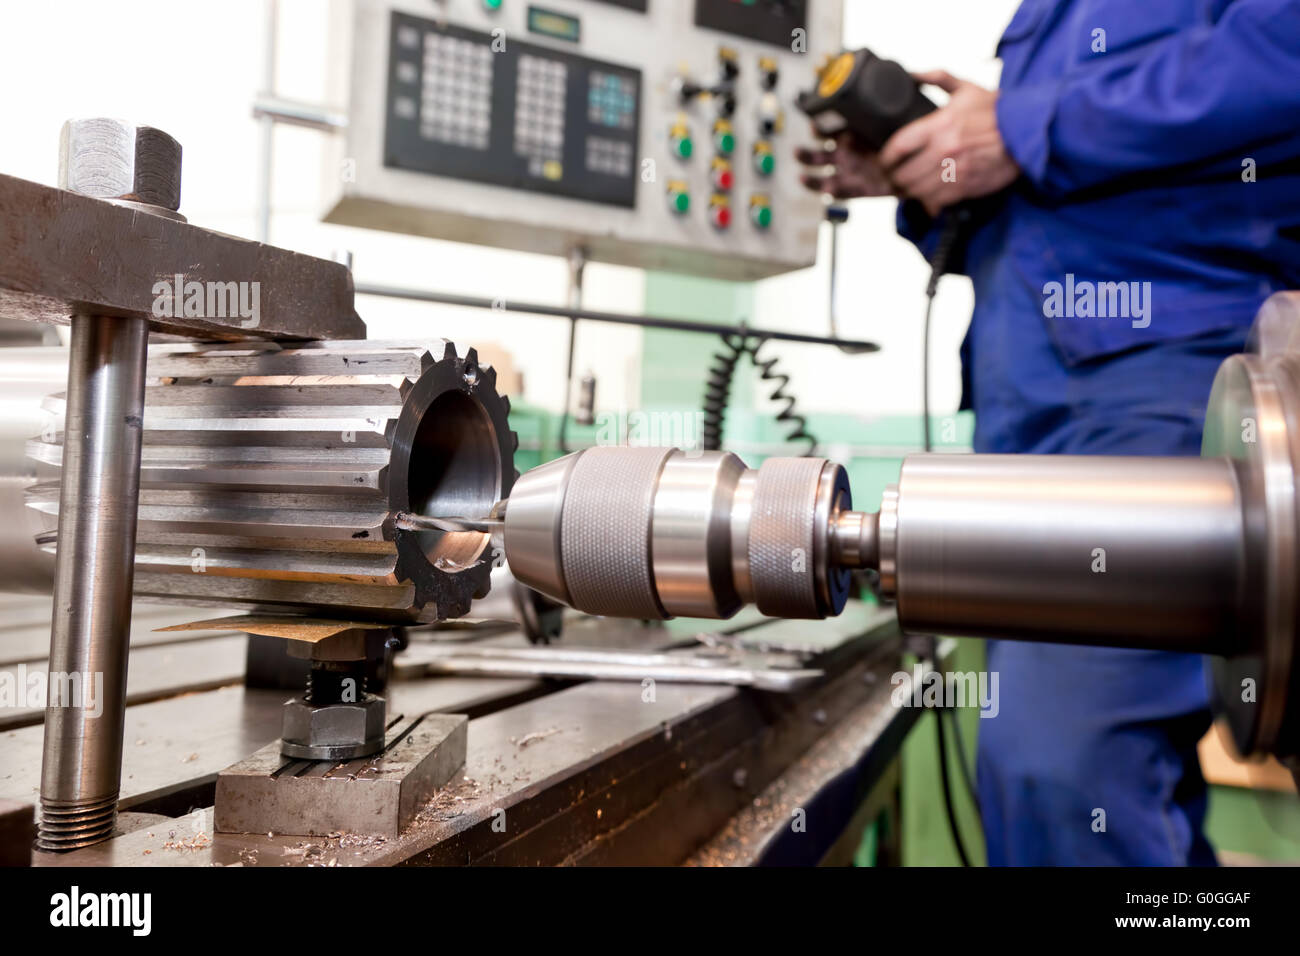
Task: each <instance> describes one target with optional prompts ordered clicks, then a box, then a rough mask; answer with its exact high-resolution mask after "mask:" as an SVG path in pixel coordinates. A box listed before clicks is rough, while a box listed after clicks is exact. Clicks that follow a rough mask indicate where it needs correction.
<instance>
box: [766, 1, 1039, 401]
mask: <svg viewBox="0 0 1300 956" xmlns="http://www.w3.org/2000/svg"><path fill="white" fill-rule="evenodd" d="M1018 5H1019V0H979V2H971V0H907V2H906V3H898V2H889V0H847V2H846V3H845V5H844V7H845V9H844V43H845V46H847V47H858V46H866V47H869V48H870V49H871V50H872V51H873V52H875V53H877V54H878V55H880V56H883V57H886V58H888V59H892V60H897V61H898V62H900V63H901V64H903V66H905V67H907V68H908V69H909V70H913V71H921V70H931V69H945V70H947V71H948V72H950V73H952V74H954V75H956V76H959V77H964V78H966V79H970V80H974V81H975V82H978V83H982V84H984V85H986V86H996V85H997V82H998V76H999V72H1000V64H999V62H998V61H997V60H996V59H994V56H993V53H994V49H995V47H996V46H997V40H998V37H1000V36H1001V35H1002V31H1003V30H1004V29H1005V28H1006V25H1007V23H1009V22H1010V20H1011V15H1012V14H1013V13H1014V12H1015V9H1016V7H1017V6H1018ZM928 92H929V93H931V95H933V96H934V97H935V99H936V100H939V101H942V100H943V99H944V98H945V95H944V94H943V93H942V92H941V91H938V90H934V89H931V90H929V91H928ZM897 206H898V204H897V202H896V201H895V200H893V199H889V198H885V199H859V200H855V201H853V202H851V203H850V204H849V221H848V222H847V223H846V224H844V225H843V226H841V227H840V236H839V259H840V270H839V277H838V282H837V285H838V304H839V332H840V334H841V335H843V336H845V337H846V338H857V339H869V340H871V341H874V342H879V343H880V344H881V346H882V347H883V348H882V350H881V352H880V353H878V354H876V355H871V356H846V355H841V354H840V353H839V352H837V351H835V350H833V349H826V348H818V347H812V346H810V347H806V348H803V347H793V346H791V347H787V348H786V349H785V351H784V352H783V354H782V360H781V365H782V367H783V369H785V370H786V371H787V372H788V374H789V375H790V376H791V388H792V390H793V391H794V392H795V393H796V394H797V395H798V397H799V406H800V408H801V409H805V410H814V411H855V412H859V413H860V414H863V415H865V416H869V417H874V416H876V415H885V414H914V413H917V412H919V411H920V407H921V391H920V389H921V384H920V369H921V319H922V315H923V312H924V308H925V299H924V290H925V284H926V280H927V279H928V278H929V267H928V266H926V264H925V262H924V260H923V259H922V258H921V255H920V254H919V253H918V252H917V251H916V247H915V246H913V245H912V244H911V243H910V242H907V241H905V240H903V239H901V238H900V237H899V236H898V235H897V234H896V232H895V231H894V214H895V211H896V209H897ZM829 230H830V227H829V226H823V227H822V242H821V249H820V251H819V253H818V259H817V265H816V266H815V267H814V268H812V269H806V270H803V271H800V272H796V273H791V274H789V275H785V276H778V277H776V278H774V279H768V280H766V281H764V282H763V283H761V284H760V286H759V290H758V295H757V302H758V309H757V311H758V314H757V315H756V316H755V319H754V321H755V324H757V325H761V326H766V327H770V328H789V329H803V330H808V331H819V332H824V331H825V330H826V328H827V296H828V278H829V256H830V241H829ZM972 303H973V295H972V292H971V286H970V282H969V281H968V280H967V279H965V278H964V277H955V276H948V277H947V278H945V279H944V280H943V282H942V283H941V284H940V286H939V294H938V298H937V299H936V300H935V309H934V318H933V320H932V321H933V324H932V327H931V346H930V347H931V359H930V361H931V383H930V397H931V408H932V413H933V414H935V415H942V414H946V413H949V412H952V411H953V410H955V409H956V408H957V404H958V401H959V399H960V397H961V380H960V362H959V359H958V354H957V350H958V347H959V346H960V345H961V340H962V336H963V335H964V334H965V332H966V326H967V324H968V321H969V319H970V311H971V305H972Z"/></svg>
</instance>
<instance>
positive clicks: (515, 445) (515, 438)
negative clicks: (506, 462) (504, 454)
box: [510, 432, 519, 475]
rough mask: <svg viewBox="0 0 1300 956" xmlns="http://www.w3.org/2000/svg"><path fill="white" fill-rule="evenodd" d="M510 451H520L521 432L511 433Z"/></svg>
mask: <svg viewBox="0 0 1300 956" xmlns="http://www.w3.org/2000/svg"><path fill="white" fill-rule="evenodd" d="M510 450H511V451H518V450H519V432H511V433H510ZM515 474H516V475H518V474H519V472H515Z"/></svg>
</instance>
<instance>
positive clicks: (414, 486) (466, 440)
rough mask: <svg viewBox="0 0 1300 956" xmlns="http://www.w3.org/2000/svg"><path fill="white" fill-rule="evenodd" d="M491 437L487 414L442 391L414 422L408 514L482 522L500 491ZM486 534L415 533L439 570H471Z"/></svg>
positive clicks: (487, 538)
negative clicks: (470, 519) (417, 423)
mask: <svg viewBox="0 0 1300 956" xmlns="http://www.w3.org/2000/svg"><path fill="white" fill-rule="evenodd" d="M500 481H501V461H500V453H499V450H498V447H497V436H496V433H495V431H494V430H493V428H492V420H491V419H490V418H489V417H488V414H487V412H486V411H485V410H484V409H483V407H482V406H480V405H479V404H478V402H476V401H475V400H474V399H473V398H471V397H470V396H469V395H467V394H465V393H464V392H446V393H444V394H442V395H440V396H438V397H437V398H436V399H434V400H433V403H432V404H431V405H430V406H429V408H428V410H427V411H426V412H425V413H424V417H423V418H422V419H421V420H420V427H419V428H418V429H417V430H416V433H415V441H414V444H413V447H412V449H411V465H410V474H409V475H408V476H407V487H408V488H409V489H410V505H411V510H412V511H414V512H415V513H416V514H421V515H429V516H431V517H435V518H482V517H485V516H486V515H487V514H488V512H489V511H490V510H491V508H492V506H493V505H494V504H496V502H497V498H498V497H499V495H500V492H501V487H500ZM490 539H491V536H490V535H487V534H482V533H480V532H477V531H421V532H420V534H419V540H420V547H421V549H422V550H423V551H424V553H425V556H426V557H428V559H429V562H430V563H431V564H433V565H434V566H435V567H437V568H438V569H440V570H442V571H449V572H456V571H463V570H465V569H466V568H470V567H473V566H474V564H475V563H476V561H477V559H478V557H479V555H480V554H482V552H483V549H484V548H486V547H487V546H488V543H489V541H490Z"/></svg>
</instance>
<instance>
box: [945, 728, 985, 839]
mask: <svg viewBox="0 0 1300 956" xmlns="http://www.w3.org/2000/svg"><path fill="white" fill-rule="evenodd" d="M948 716H949V717H951V718H952V739H953V744H954V747H953V749H954V750H956V751H957V763H958V765H959V766H960V767H961V777H962V781H963V782H964V783H965V784H966V792H967V793H968V794H969V795H970V802H971V805H972V806H973V807H974V808H975V814H976V815H977V816H978V817H979V818H980V820H981V821H983V819H984V811H983V810H982V809H981V807H980V797H979V793H978V791H976V789H975V779H974V778H973V777H972V776H971V773H972V771H971V767H972V766H974V765H973V764H972V763H971V761H970V760H969V759H968V758H967V756H966V740H965V737H963V736H962V732H961V723H960V721H958V719H957V711H955V710H949V711H948Z"/></svg>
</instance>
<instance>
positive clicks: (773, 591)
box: [504, 447, 869, 619]
mask: <svg viewBox="0 0 1300 956" xmlns="http://www.w3.org/2000/svg"><path fill="white" fill-rule="evenodd" d="M850 507H851V501H850V493H849V485H848V478H847V476H846V475H845V472H844V469H843V468H842V467H840V466H839V465H837V464H835V463H833V462H830V461H826V460H825V459H821V458H771V459H768V460H767V461H766V462H764V463H763V465H762V467H761V468H758V469H752V468H748V467H746V465H745V463H744V462H742V461H741V460H740V459H739V458H737V457H736V456H735V455H732V454H730V453H723V452H700V453H691V452H684V451H681V450H679V449H675V448H625V447H597V448H589V449H586V450H585V451H581V452H577V453H575V454H572V455H568V456H566V457H564V458H559V459H556V460H555V461H552V462H549V463H548V464H546V465H543V466H542V467H540V468H535V469H533V470H532V471H530V472H528V473H527V474H525V475H524V476H523V477H522V478H521V479H520V480H519V481H518V482H517V483H516V485H515V488H514V492H513V493H512V494H511V496H510V502H509V506H508V508H507V509H506V516H505V533H504V534H505V551H506V559H507V560H508V561H509V563H510V568H511V570H512V571H513V572H514V575H515V577H516V578H518V579H519V580H520V581H522V582H523V583H525V584H526V585H528V586H529V587H531V588H534V589H535V590H538V591H540V592H542V593H543V594H545V595H547V596H548V597H551V598H554V599H555V600H557V601H561V602H563V603H564V604H568V605H569V606H571V607H574V608H577V609H578V610H581V611H586V612H588V613H591V614H602V615H609V616H614V617H639V618H647V619H655V618H667V617H673V616H677V615H681V616H687V617H707V618H725V617H730V616H731V615H733V614H735V613H736V611H738V610H739V609H740V608H741V607H742V606H743V605H745V604H750V603H752V604H755V605H757V607H758V609H759V610H760V611H762V612H763V613H764V614H769V615H772V616H775V617H785V618H823V617H826V616H828V615H834V614H838V613H840V611H841V610H843V608H844V602H845V600H846V599H847V596H848V583H849V581H848V571H847V569H846V568H845V567H843V566H840V565H838V564H834V563H833V562H832V560H831V555H832V552H833V551H834V553H836V554H839V553H841V551H843V550H845V546H844V544H843V540H847V539H848V538H849V537H852V535H853V534H856V533H858V532H859V531H860V530H861V528H860V527H857V526H855V527H854V528H853V529H852V531H851V532H850V531H848V530H844V531H840V532H839V533H838V534H837V532H836V529H837V528H839V527H840V526H841V525H842V524H843V525H848V524H852V522H846V521H843V520H842V516H843V515H844V514H845V513H846V512H847V511H848V509H849V508H850ZM859 524H860V523H859ZM837 537H838V538H840V539H843V540H840V541H838V542H837V541H836V540H834V539H836V538H837ZM854 540H855V542H856V541H857V540H859V539H856V538H855V539H854ZM851 547H858V548H859V550H862V547H861V545H857V544H855V545H853V546H851ZM867 550H869V548H867Z"/></svg>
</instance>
